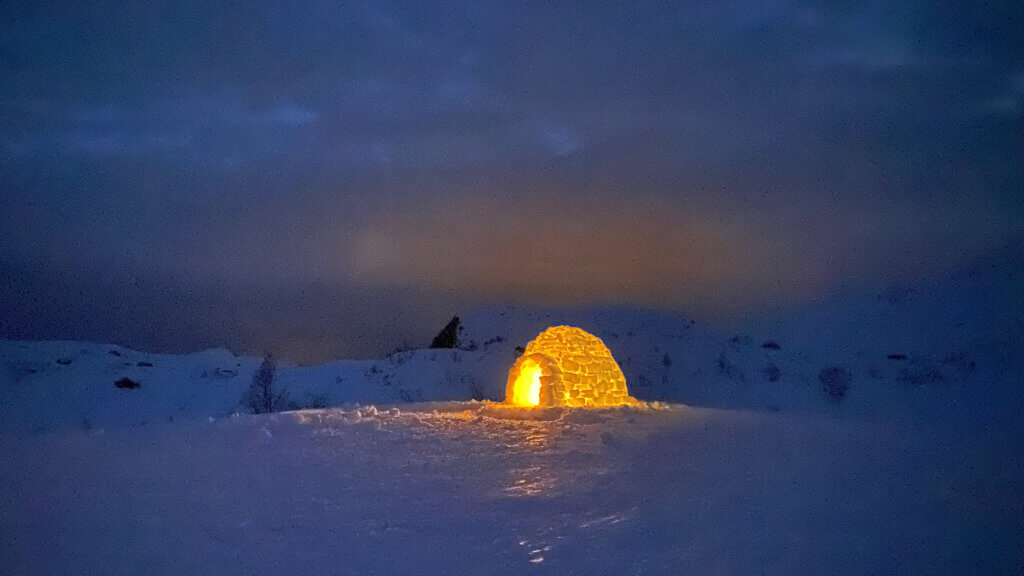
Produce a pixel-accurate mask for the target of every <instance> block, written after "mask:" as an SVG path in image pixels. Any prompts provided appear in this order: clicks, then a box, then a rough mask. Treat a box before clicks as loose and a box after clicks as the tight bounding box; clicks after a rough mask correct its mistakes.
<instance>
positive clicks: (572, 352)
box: [505, 326, 636, 408]
mask: <svg viewBox="0 0 1024 576" xmlns="http://www.w3.org/2000/svg"><path fill="white" fill-rule="evenodd" d="M505 403H506V404H510V405H513V406H522V407H532V406H570V407H592V408H601V407H606V406H619V405H622V404H629V405H633V404H636V399H635V398H632V397H630V396H629V392H628V390H627V389H626V377H625V376H623V374H622V369H621V368H619V365H618V363H616V362H615V359H614V358H612V353H611V351H609V350H608V347H607V346H605V345H604V342H602V341H601V339H600V338H598V337H597V336H594V335H593V334H590V333H588V332H585V331H583V330H580V329H579V328H573V327H572V326H552V327H551V328H548V329H547V330H545V331H543V332H541V333H540V335H538V336H537V337H536V338H534V339H533V341H532V342H530V343H529V344H527V346H526V351H525V352H523V355H522V356H520V357H519V359H518V360H516V363H515V364H513V365H512V369H511V370H509V373H508V385H507V386H506V388H505Z"/></svg>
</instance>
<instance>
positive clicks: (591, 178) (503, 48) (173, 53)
mask: <svg viewBox="0 0 1024 576" xmlns="http://www.w3.org/2000/svg"><path fill="white" fill-rule="evenodd" d="M225 4H226V3H225ZM640 4H641V3H637V2H622V3H616V2H594V3H582V4H576V3H561V2H555V3H548V2H479V1H473V2H465V3H444V4H437V5H435V4H434V3H432V2H420V1H409V2H377V1H370V2H299V3H280V4H276V3H265V2H244V3H238V4H233V5H230V6H225V5H223V4H222V3H212V2H211V3H203V2H187V3H162V2H140V3H130V2H32V3H24V2H17V1H15V2H3V3H0V337H7V338H66V339H86V340H96V341H105V342H116V343H121V344H125V345H129V346H135V347H139V348H143V349H154V350H166V351H175V352H179V351H188V350H195V349H197V348H203V347H208V346H226V347H228V348H231V349H232V350H235V351H238V352H246V353H253V352H259V351H261V350H263V349H265V348H268V349H273V350H277V351H278V352H279V353H280V354H281V355H283V356H285V357H286V358H292V359H295V360H303V361H308V360H314V359H323V358H328V357H367V356H376V355H379V354H382V353H384V352H386V351H388V350H390V349H393V348H395V347H398V346H403V345H424V344H426V343H428V342H429V340H430V337H431V336H432V335H433V333H435V332H436V331H437V330H438V329H439V328H440V327H441V326H443V325H444V323H445V322H446V321H447V320H448V318H450V317H451V315H453V314H454V313H457V312H465V311H466V310H469V309H471V308H473V307H476V306H480V305H492V304H493V305H498V304H506V303H508V304H516V305H530V306H546V305H566V304H569V305H575V304H625V305H634V306H642V307H648V308H665V309H671V310H678V311H683V312H687V313H692V314H696V315H698V316H699V317H701V318H706V319H708V320H709V321H719V320H721V321H725V319H729V318H736V317H743V316H745V315H749V314H756V313H758V312H759V311H764V310H771V309H779V308H780V307H785V306H790V305H799V304H800V303H802V302H807V301H810V300H813V299H815V298H818V297H821V296H822V295H825V294H828V293H830V292H832V291H834V290H837V289H849V288H850V287H864V288H865V289H873V288H874V287H884V286H888V285H892V284H893V283H909V282H917V281H925V280H927V279H929V278H935V277H939V276H942V275H944V274H948V273H949V272H950V271H951V270H954V269H956V268H957V267H958V266H963V265H964V264H965V263H969V262H971V261H973V260H976V259H979V258H986V257H991V255H992V254H998V253H1002V252H1004V251H1005V250H1006V247H1007V246H1008V245H1019V243H1020V239H1021V237H1022V234H1024V225H1022V224H1021V222H1024V170H1022V166H1024V7H1022V4H1021V3H1020V2H1019V1H1007V2H985V3H976V2H960V3H952V2H950V3H947V2H932V3H928V2H913V1H899V2H864V1H856V2H830V3H827V6H820V5H815V4H812V3H804V2H793V1H786V0H773V1H767V2H764V1H754V0H739V1H734V0H724V1H722V0H716V1H710V2H676V3H642V5H640Z"/></svg>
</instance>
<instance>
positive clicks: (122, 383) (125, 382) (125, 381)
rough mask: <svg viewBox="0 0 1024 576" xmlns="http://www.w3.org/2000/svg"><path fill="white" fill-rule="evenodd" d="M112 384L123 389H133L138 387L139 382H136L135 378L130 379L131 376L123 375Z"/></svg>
mask: <svg viewBox="0 0 1024 576" xmlns="http://www.w3.org/2000/svg"><path fill="white" fill-rule="evenodd" d="M114 386H116V387H118V388H122V389H125V390H134V389H135V388H138V387H139V383H138V382H136V381H135V380H132V379H131V378H128V377H124V378H121V379H120V380H118V381H117V382H114Z"/></svg>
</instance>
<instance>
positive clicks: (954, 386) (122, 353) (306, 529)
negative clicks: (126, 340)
mask: <svg viewBox="0 0 1024 576" xmlns="http://www.w3.org/2000/svg"><path fill="white" fill-rule="evenodd" d="M1017 287H1019V282H1018V279H1016V278H1009V277H1005V276H1003V277H1000V276H998V275H995V273H994V272H993V271H992V270H981V271H978V272H972V271H967V272H965V273H964V274H963V275H959V276H953V277H951V278H948V279H944V280H942V281H936V282H933V283H931V284H929V285H922V286H917V287H915V288H914V289H897V288H894V289H891V290H887V291H884V292H881V293H878V294H872V293H867V294H864V293H860V294H858V293H857V291H855V290H849V291H846V292H842V293H837V294H834V295H831V296H830V297H828V298H823V299H822V301H821V302H818V303H813V304H811V305H808V306H804V307H802V308H800V309H797V310H785V311H780V312H779V314H778V316H777V317H774V318H772V317H765V318H760V319H759V320H758V322H757V323H755V324H752V325H750V326H748V328H747V329H745V330H740V331H738V332H733V331H727V330H723V329H720V328H715V327H713V326H710V325H707V324H704V323H701V322H695V321H693V320H692V319H689V318H687V317H685V316H681V315H675V314H665V313H661V312H655V311H644V310H630V309H623V308H589V309H575V310H569V309H561V310H523V309H514V308H495V309H486V310H478V311H475V312H471V313H469V314H466V315H464V316H463V317H462V321H463V323H462V326H463V328H462V330H461V331H460V332H459V340H460V342H459V346H460V347H459V348H458V349H437V350H408V351H402V352H396V353H394V354H391V355H389V356H388V357H386V358H383V359H380V360H375V361H359V362H335V363H329V364H324V365H319V366H309V367H303V366H294V365H289V364H284V365H281V366H280V367H279V374H278V380H277V383H278V385H279V386H280V387H282V388H283V389H285V390H286V391H287V395H288V397H289V398H290V399H291V400H292V402H293V403H294V405H295V406H296V407H301V408H309V409H305V410H298V411H292V412H287V413H279V414H265V415H256V416H254V415H247V414H244V413H239V412H244V409H243V407H242V406H241V404H240V399H241V397H242V394H243V392H244V391H245V389H246V387H247V386H248V385H249V382H250V379H251V377H252V374H253V372H254V370H256V368H257V366H258V363H259V359H257V358H243V357H236V356H234V355H233V354H232V353H231V352H229V351H227V350H208V351H205V352H200V353H196V354H190V355H162V354H148V353H142V352H137V351H132V350H127V349H124V348H121V347H117V346H110V345H102V344H91V343H81V342H15V341H4V342H0V456H2V458H0V486H2V487H3V489H0V573H3V574H68V575H71V574H140V575H142V574H146V575H152V574H181V573H203V574H239V575H242V574H282V575H284V574H295V573H310V574H346V575H347V574H351V575H367V574H510V575H511V574H523V573H526V572H527V571H529V572H530V573H536V574H559V575H561V574H658V575H662V574H664V575H674V574H680V573H690V572H693V573H718V574H778V575H786V574H850V575H860V574H907V575H911V574H949V575H957V574H1020V573H1021V569H1022V568H1024V552H1022V551H1024V547H1022V542H1024V509H1022V508H1021V504H1020V503H1021V502H1022V501H1024V488H1022V487H1024V443H1022V442H1021V438H1022V437H1024V379H1022V374H1024V360H1022V352H1021V351H1022V342H1024V338H1022V334H1024V331H1022V324H1021V320H1020V319H1021V314H1020V310H1021V309H1020V306H1021V304H1020V299H1019V298H1018V296H1019V293H1018V292H1016V288H1017ZM563 323H564V324H572V325H576V326H580V327H583V328H585V329H587V330H588V331H591V332H593V333H595V334H597V335H598V336H600V337H601V338H603V339H604V341H605V343H606V344H607V345H608V347H609V348H610V349H611V351H612V352H613V354H614V355H615V357H616V358H617V359H618V361H619V362H620V363H621V365H622V368H623V370H624V372H625V374H626V377H627V380H628V384H629V387H630V392H631V393H632V394H633V395H634V396H636V397H638V398H640V399H643V400H663V401H669V403H668V404H664V403H663V404H659V405H658V406H657V407H650V406H646V407H641V408H618V409H611V410H603V411H584V410H579V409H576V410H557V409H556V410H544V411H525V412H524V411H510V410H507V409H501V408H495V407H492V406H489V405H487V404H484V403H480V402H468V401H467V400H468V399H469V398H472V397H476V398H490V399H495V400H500V399H501V398H502V394H503V391H504V386H505V378H506V374H507V371H508V369H509V367H510V366H511V364H512V362H513V361H514V360H515V358H516V356H517V354H518V352H517V350H516V347H517V346H523V345H525V344H526V343H527V342H528V341H529V340H530V339H532V338H533V337H534V336H535V335H536V334H537V333H538V332H540V331H541V330H542V329H544V328H545V327H547V326H549V325H553V324H563ZM125 378H127V379H129V380H130V381H131V382H125V381H123V380H122V379H125ZM119 381H120V382H121V384H122V387H118V386H117V385H116V383H117V382H119ZM133 383H137V384H138V387H132V386H134V384H133ZM126 386H127V387H126ZM447 400H452V401H458V402H444V401H447ZM357 404H359V405H357ZM319 407H326V408H319Z"/></svg>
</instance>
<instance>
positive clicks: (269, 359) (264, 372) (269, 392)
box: [242, 352, 289, 414]
mask: <svg viewBox="0 0 1024 576" xmlns="http://www.w3.org/2000/svg"><path fill="white" fill-rule="evenodd" d="M276 373H277V360H276V359H275V358H274V355H273V354H271V353H270V352H267V353H265V354H264V355H263V362H262V363H260V367H259V368H257V369H256V372H255V373H254V374H253V375H252V382H251V383H250V384H249V389H248V390H246V392H245V395H243V396H242V404H243V405H245V406H247V407H248V408H249V409H250V410H252V411H253V414H266V413H268V412H277V411H280V410H287V409H288V407H289V403H288V400H287V399H286V398H285V395H284V392H283V391H279V390H277V389H276V388H275V386H274V375H275V374H276Z"/></svg>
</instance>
